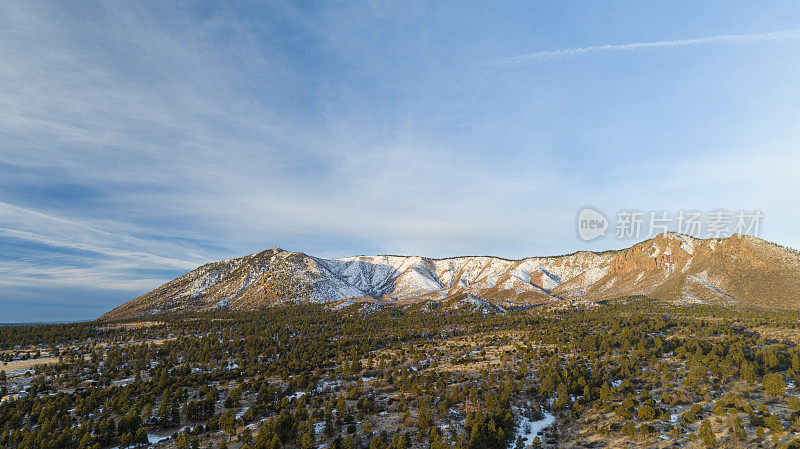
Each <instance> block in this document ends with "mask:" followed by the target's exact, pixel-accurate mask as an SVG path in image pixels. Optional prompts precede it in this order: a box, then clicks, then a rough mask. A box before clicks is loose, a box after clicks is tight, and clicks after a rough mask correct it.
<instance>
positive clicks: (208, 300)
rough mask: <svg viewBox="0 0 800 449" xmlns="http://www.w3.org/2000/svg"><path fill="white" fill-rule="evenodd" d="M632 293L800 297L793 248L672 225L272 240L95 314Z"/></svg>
mask: <svg viewBox="0 0 800 449" xmlns="http://www.w3.org/2000/svg"><path fill="white" fill-rule="evenodd" d="M632 295H643V296H649V297H653V298H655V299H665V300H672V301H677V302H689V303H693V302H696V303H723V304H754V305H775V304H778V303H780V304H783V305H787V306H790V307H800V256H799V255H798V253H797V251H794V250H791V249H788V248H784V247H781V246H780V245H776V244H773V243H770V242H766V241H764V240H761V239H758V238H755V237H749V236H738V235H735V236H732V237H728V238H721V239H715V238H711V239H698V238H695V237H691V236H687V235H684V234H677V233H666V234H660V235H658V236H656V237H654V238H652V239H649V240H645V241H642V242H639V243H637V244H635V245H633V246H631V247H628V248H623V249H618V250H605V251H601V252H594V251H585V250H583V251H576V252H573V253H570V254H565V255H560V256H543V257H527V258H522V259H505V258H501V257H495V256H456V257H446V258H427V257H421V256H400V255H375V256H368V255H360V256H351V257H344V258H339V259H331V258H320V257H314V256H310V255H308V254H305V253H303V252H293V251H285V250H283V249H281V248H278V247H274V248H270V249H267V250H264V251H260V252H257V253H253V254H250V255H247V256H243V257H238V258H233V259H227V260H223V261H219V262H212V263H209V264H205V265H202V266H200V267H198V268H197V269H195V270H192V271H190V272H189V273H186V274H184V275H182V276H180V277H178V278H176V279H174V280H172V281H170V282H167V283H166V284H164V285H162V286H160V287H158V288H156V289H154V290H153V291H151V292H148V293H145V294H144V295H142V296H140V297H138V298H135V299H133V300H131V301H129V302H127V303H125V304H123V305H122V306H120V307H117V308H115V309H113V310H111V311H109V312H108V313H106V314H105V315H103V316H102V317H101V319H107V320H111V319H124V318H131V317H136V316H146V315H152V314H155V313H161V312H199V311H204V310H211V309H215V308H230V309H235V310H252V309H258V308H261V307H265V306H269V305H272V304H277V303H283V302H319V303H332V304H336V303H337V302H343V301H368V302H376V303H381V304H408V303H413V302H418V301H441V300H446V299H452V298H456V297H460V298H463V297H466V296H469V297H471V298H477V299H479V300H481V301H485V302H489V303H491V304H494V305H496V306H499V307H503V308H514V307H527V306H537V305H545V304H550V303H561V302H564V301H569V302H576V301H577V302H586V303H594V302H597V301H600V300H603V299H608V298H611V297H620V296H632Z"/></svg>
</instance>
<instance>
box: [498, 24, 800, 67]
mask: <svg viewBox="0 0 800 449" xmlns="http://www.w3.org/2000/svg"><path fill="white" fill-rule="evenodd" d="M797 40H800V29H796V30H785V31H775V32H771V33H754V34H724V35H721V36H711V37H701V38H697V39H681V40H672V41H657V42H633V43H630V44H611V45H596V46H592V47H579V48H565V49H562V50H544V51H537V52H533V53H526V54H521V55H516V56H510V57H508V58H504V59H502V60H501V62H503V63H507V64H521V63H526V62H533V61H537V60H541V59H547V58H558V57H570V56H579V55H584V54H590V53H601V52H611V51H630V50H639V49H642V48H665V47H687V46H690V45H703V44H727V43H736V42H780V41H797Z"/></svg>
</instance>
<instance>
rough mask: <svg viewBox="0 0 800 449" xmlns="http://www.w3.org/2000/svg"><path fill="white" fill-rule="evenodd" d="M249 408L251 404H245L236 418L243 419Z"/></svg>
mask: <svg viewBox="0 0 800 449" xmlns="http://www.w3.org/2000/svg"><path fill="white" fill-rule="evenodd" d="M249 409H250V406H249V405H245V406H244V407H242V410H241V411H240V412H239V413H237V414H236V419H242V416H244V414H245V413H247V410H249Z"/></svg>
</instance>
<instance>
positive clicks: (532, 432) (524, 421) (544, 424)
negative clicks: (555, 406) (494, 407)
mask: <svg viewBox="0 0 800 449" xmlns="http://www.w3.org/2000/svg"><path fill="white" fill-rule="evenodd" d="M517 416H518V417H519V421H518V422H517V428H516V430H515V431H514V436H513V437H512V438H511V443H510V445H509V447H514V445H515V444H516V443H517V438H519V437H522V440H523V442H524V443H525V446H527V445H529V444H531V443H533V440H534V438H536V436H537V435H538V434H539V432H542V433H544V432H543V431H544V429H546V428H548V427H550V426H552V425H553V423H554V422H555V421H556V418H555V416H553V415H552V414H550V413H548V412H544V418H542V419H540V420H538V421H533V420H530V419H528V418H526V417H525V416H523V415H521V414H520V415H517ZM539 439H540V440H543V439H544V438H542V437H541V436H540V437H539Z"/></svg>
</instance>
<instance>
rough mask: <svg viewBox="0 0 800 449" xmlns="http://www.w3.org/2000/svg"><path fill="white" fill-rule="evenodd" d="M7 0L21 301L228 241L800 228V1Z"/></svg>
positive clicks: (77, 290)
mask: <svg viewBox="0 0 800 449" xmlns="http://www.w3.org/2000/svg"><path fill="white" fill-rule="evenodd" d="M432 3H435V4H434V5H431V4H425V3H416V2H380V1H373V2H368V3H351V2H319V3H302V4H300V3H296V2H241V3H230V4H227V5H225V6H219V5H214V4H211V3H208V4H205V3H196V2H189V3H181V2H176V1H169V2H163V3H160V4H159V3H156V2H145V3H131V2H119V3H113V2H103V3H91V2H71V3H67V2H49V3H39V2H10V1H9V2H5V1H0V61H1V62H0V322H10V321H40V320H72V319H90V318H94V317H96V316H98V315H100V314H102V313H103V312H105V311H106V310H108V309H110V308H111V307H113V306H116V305H118V304H121V303H122V302H124V301H126V300H128V299H130V298H133V297H135V296H138V295H139V294H141V293H143V292H145V291H148V290H150V289H152V288H154V287H156V286H158V285H160V284H161V283H163V282H165V281H167V280H169V279H172V278H173V277H175V276H177V275H179V274H182V273H184V272H186V271H189V270H190V269H192V268H194V267H196V266H198V265H200V264H202V263H205V262H208V261H213V260H219V259H225V258H230V257H236V256H240V255H244V254H248V253H252V252H256V251H259V250H261V249H264V248H269V247H273V246H280V247H282V248H285V249H290V250H299V251H305V252H307V253H309V254H313V255H320V256H337V257H338V256H348V255H353V254H374V253H392V254H419V255H425V256H432V257H436V256H451V255H461V254H493V255H500V256H504V257H524V256H529V255H548V254H560V253H565V252H571V251H574V250H578V249H584V248H586V249H606V248H618V247H623V246H628V245H629V244H630V243H631V242H629V241H619V240H616V239H614V238H613V236H607V237H604V238H600V239H598V240H596V241H593V242H590V243H586V242H583V241H581V240H580V239H579V238H578V236H577V233H576V230H575V217H576V214H577V211H578V210H579V209H580V208H581V207H584V206H593V207H595V208H597V209H599V210H601V211H604V212H605V213H607V214H608V215H613V214H614V213H615V211H617V210H620V209H641V210H645V211H649V210H669V211H677V210H681V209H696V210H702V211H707V210H712V209H716V208H726V209H730V210H739V209H746V210H753V209H758V210H761V211H763V213H764V216H765V219H764V222H763V226H762V229H761V235H762V237H764V238H766V239H768V240H771V241H775V242H778V243H781V244H784V245H787V246H792V247H795V248H798V247H800V230H798V229H799V228H798V226H797V223H798V222H799V221H800V212H798V210H797V206H796V204H797V200H796V198H795V196H796V195H797V194H798V192H800V147H799V146H798V142H800V139H799V138H800V31H798V29H800V25H798V24H800V4H798V3H797V2H770V3H769V4H768V5H767V4H762V3H752V2H731V1H724V2H722V1H720V2H712V1H710V2H516V3H506V4H505V5H500V6H498V5H492V4H489V3H487V2H474V3H472V4H470V3H468V2H457V3H456V2H454V3H445V2H432Z"/></svg>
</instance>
